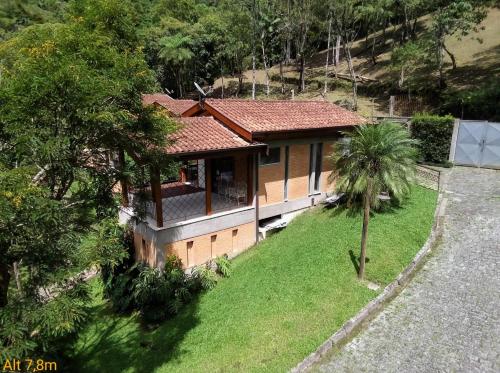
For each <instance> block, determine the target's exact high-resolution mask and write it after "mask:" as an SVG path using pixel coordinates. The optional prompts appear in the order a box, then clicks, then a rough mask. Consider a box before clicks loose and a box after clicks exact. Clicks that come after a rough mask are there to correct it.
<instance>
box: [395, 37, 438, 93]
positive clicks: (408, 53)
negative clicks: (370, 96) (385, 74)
mask: <svg viewBox="0 0 500 373" xmlns="http://www.w3.org/2000/svg"><path fill="white" fill-rule="evenodd" d="M428 48H429V45H428V41H427V40H426V39H424V38H422V39H421V40H419V41H409V42H407V43H405V44H403V45H402V46H399V47H396V48H394V49H393V51H392V54H391V63H392V67H393V68H394V69H395V70H397V71H398V72H399V79H398V87H399V89H403V87H404V86H405V83H406V86H407V88H408V92H409V90H410V85H409V82H410V81H411V80H412V74H413V73H414V72H415V71H416V70H418V69H419V68H421V67H423V66H424V65H427V66H428V65H432V61H429V60H428V59H427V58H426V57H427V51H428Z"/></svg>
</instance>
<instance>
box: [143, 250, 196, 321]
mask: <svg viewBox="0 0 500 373" xmlns="http://www.w3.org/2000/svg"><path fill="white" fill-rule="evenodd" d="M133 294H134V300H135V305H136V308H137V309H138V310H139V311H140V313H141V316H142V317H143V319H144V321H146V322H153V323H155V322H160V321H162V320H164V319H166V318H167V317H169V316H171V315H175V314H176V313H177V312H179V310H180V308H181V307H182V306H183V305H184V304H185V303H186V302H188V301H189V300H190V298H191V293H190V289H189V282H188V281H187V275H186V274H185V273H184V271H183V269H182V266H181V262H180V260H179V259H178V258H176V257H175V256H169V257H167V261H166V264H165V268H164V270H163V271H162V270H160V269H159V268H151V267H148V266H146V265H143V268H141V271H140V273H139V276H138V277H137V278H136V279H135V280H134V292H133Z"/></svg>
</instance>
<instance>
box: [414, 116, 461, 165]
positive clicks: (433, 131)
mask: <svg viewBox="0 0 500 373" xmlns="http://www.w3.org/2000/svg"><path fill="white" fill-rule="evenodd" d="M454 121H455V119H454V118H453V117H452V116H450V115H447V116H438V115H429V114H418V115H416V116H415V117H413V119H412V123H411V136H412V137H413V138H414V139H417V140H419V142H420V143H419V145H418V147H419V151H420V161H421V162H426V163H435V164H446V163H447V162H448V156H449V153H450V145H451V136H452V134H453V124H454Z"/></svg>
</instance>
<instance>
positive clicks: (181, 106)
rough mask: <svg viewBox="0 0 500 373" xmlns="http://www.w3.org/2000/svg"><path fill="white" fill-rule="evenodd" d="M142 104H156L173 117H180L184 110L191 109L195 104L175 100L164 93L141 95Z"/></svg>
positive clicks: (194, 102)
mask: <svg viewBox="0 0 500 373" xmlns="http://www.w3.org/2000/svg"><path fill="white" fill-rule="evenodd" d="M142 102H143V104H144V105H152V104H154V103H157V104H158V105H161V106H162V107H164V108H165V109H167V110H168V111H170V112H171V113H172V114H173V115H175V116H181V114H182V113H184V112H185V111H186V110H188V109H191V108H192V107H193V106H194V105H196V104H197V101H193V100H176V99H173V98H172V97H170V96H169V95H167V94H164V93H152V94H146V95H142Z"/></svg>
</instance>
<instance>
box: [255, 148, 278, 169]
mask: <svg viewBox="0 0 500 373" xmlns="http://www.w3.org/2000/svg"><path fill="white" fill-rule="evenodd" d="M280 150H281V148H280V147H277V148H269V149H268V150H267V153H266V154H265V155H261V156H260V165H261V166H264V165H268V164H275V163H280V155H281V152H280Z"/></svg>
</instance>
